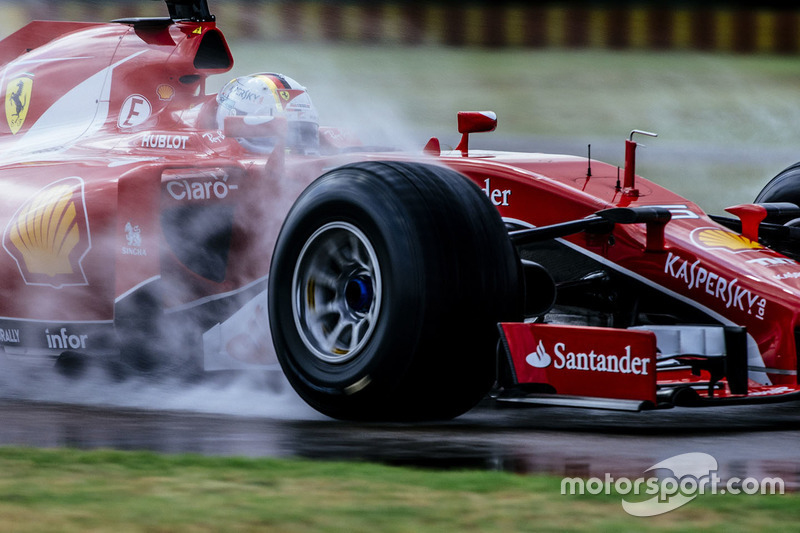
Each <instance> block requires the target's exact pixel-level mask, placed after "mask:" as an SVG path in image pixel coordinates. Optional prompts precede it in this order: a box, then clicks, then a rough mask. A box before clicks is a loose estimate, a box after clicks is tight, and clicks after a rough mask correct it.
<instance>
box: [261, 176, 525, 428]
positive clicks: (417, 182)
mask: <svg viewBox="0 0 800 533" xmlns="http://www.w3.org/2000/svg"><path fill="white" fill-rule="evenodd" d="M519 280H520V265H519V261H518V259H517V257H516V254H515V252H514V249H513V248H512V246H511V243H510V241H509V239H508V236H507V232H506V230H505V227H504V225H503V222H502V220H501V219H500V216H499V214H498V212H497V211H496V210H495V209H494V207H493V206H492V205H491V203H490V202H489V201H488V199H487V198H486V197H485V195H484V194H483V193H482V192H481V191H480V189H479V188H478V187H477V186H475V185H474V184H472V183H471V182H469V181H468V180H467V179H466V178H465V177H464V176H462V175H460V174H458V173H456V172H454V171H452V170H449V169H446V168H443V167H437V166H430V165H422V164H416V163H398V162H368V163H357V164H353V165H348V166H345V167H341V168H339V169H336V170H334V171H332V172H330V173H328V174H326V175H324V176H322V177H321V178H319V179H318V180H316V181H315V182H314V183H313V184H311V185H310V186H309V187H308V189H306V191H305V192H304V193H303V194H302V195H301V197H300V198H299V199H298V200H297V202H296V203H295V205H294V206H293V208H292V210H291V212H290V213H289V215H288V216H287V218H286V221H285V223H284V226H283V228H282V230H281V234H280V236H279V238H278V242H277V244H276V247H275V253H274V255H273V258H272V267H271V271H270V283H269V307H270V309H269V310H270V326H271V330H272V335H273V341H274V344H275V348H276V351H277V354H278V359H279V361H280V363H281V366H282V368H283V370H284V372H285V374H286V376H287V378H288V379H289V381H290V383H291V384H292V385H293V386H294V388H295V389H296V390H297V392H298V393H299V394H300V396H301V397H303V398H304V399H305V400H306V401H307V402H308V403H309V404H310V405H311V406H313V407H314V408H316V409H317V410H319V411H321V412H322V413H324V414H327V415H329V416H332V417H335V418H343V419H354V420H376V419H383V420H420V419H441V418H451V417H454V416H457V415H459V414H461V413H463V412H465V411H466V410H468V409H470V408H471V407H473V406H474V405H475V404H476V403H477V402H478V401H480V399H481V398H482V397H483V396H484V395H485V394H486V393H487V392H488V390H489V388H490V387H491V385H492V384H493V383H494V381H495V354H494V349H495V345H496V342H497V337H498V333H497V327H496V324H497V322H500V321H503V320H518V319H519V317H520V316H521V290H520V287H519V283H520V282H519Z"/></svg>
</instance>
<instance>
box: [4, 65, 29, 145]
mask: <svg viewBox="0 0 800 533" xmlns="http://www.w3.org/2000/svg"><path fill="white" fill-rule="evenodd" d="M32 90H33V79H32V78H29V77H27V76H23V77H20V78H15V79H13V80H11V81H10V82H9V83H8V86H7V87H6V120H8V127H9V128H11V133H13V134H15V135H16V134H17V132H18V131H19V130H20V128H22V125H23V124H24V123H25V117H27V116H28V109H29V107H30V102H31V91H32Z"/></svg>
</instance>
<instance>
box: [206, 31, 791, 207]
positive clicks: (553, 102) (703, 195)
mask: <svg viewBox="0 0 800 533" xmlns="http://www.w3.org/2000/svg"><path fill="white" fill-rule="evenodd" d="M231 46H232V49H233V53H234V57H235V58H236V64H235V67H234V71H233V74H246V73H250V72H256V71H264V70H271V71H278V72H283V73H284V74H287V75H289V76H292V77H294V78H296V79H297V80H298V81H300V82H301V83H303V84H304V85H306V86H307V87H308V88H309V90H310V92H311V94H312V96H313V98H314V101H315V103H316V105H317V107H318V108H319V110H320V115H321V118H322V122H323V123H324V124H327V125H343V126H345V127H348V128H351V129H354V130H356V131H358V132H359V133H361V134H362V136H365V137H366V138H367V139H370V138H372V137H373V136H374V137H376V138H380V139H384V138H388V139H391V140H392V141H395V142H399V143H403V144H406V145H409V146H413V147H421V146H422V145H423V144H424V143H425V141H427V139H428V138H429V137H430V136H432V135H436V136H439V137H440V138H441V140H442V142H443V144H445V145H450V146H452V145H454V144H456V143H457V142H458V138H459V136H458V133H457V132H456V122H455V114H456V112H457V111H459V110H484V109H490V110H493V111H496V112H497V113H498V117H499V125H498V129H497V132H496V133H492V134H481V135H476V136H474V140H473V141H472V142H471V144H472V145H473V146H476V147H480V146H481V143H486V142H489V141H491V142H492V143H493V144H492V146H497V147H501V148H502V147H503V145H504V141H505V139H514V138H518V139H530V143H529V144H524V149H525V150H526V151H538V150H540V149H542V148H541V147H540V146H539V145H538V144H537V143H538V142H539V141H541V140H553V139H556V140H558V141H559V142H558V146H559V148H560V147H563V150H560V151H566V152H570V153H578V154H581V155H582V154H584V153H585V151H586V145H587V144H589V143H591V144H592V145H593V154H594V155H595V157H596V158H598V159H601V160H604V161H607V162H609V163H612V164H616V165H622V164H623V154H624V148H623V139H625V138H626V137H627V136H628V134H629V132H630V131H631V130H633V129H643V130H648V131H654V132H657V133H658V134H659V138H658V139H647V138H640V140H641V141H643V142H644V143H645V144H646V145H647V148H646V149H643V150H640V151H639V153H638V167H637V170H638V172H639V173H640V174H642V175H644V176H646V177H648V178H650V179H652V180H653V181H656V182H658V183H660V184H662V185H664V186H666V187H668V188H671V189H673V190H675V191H676V192H678V193H680V194H682V195H684V196H687V197H689V198H691V199H693V200H695V201H697V202H699V203H700V204H701V205H702V206H703V207H705V208H706V210H708V211H712V212H719V211H720V210H721V209H722V208H724V207H726V206H728V205H734V204H737V203H744V202H748V201H752V200H753V198H754V197H755V195H756V194H757V193H758V191H759V190H760V189H761V187H762V186H763V184H764V183H765V182H766V181H767V180H768V179H769V178H771V177H772V176H774V175H775V174H776V173H777V172H779V171H780V170H781V169H783V168H785V167H786V166H788V165H790V164H792V163H794V162H796V161H798V160H800V64H798V59H797V58H794V57H780V56H757V55H753V56H738V55H719V54H701V53H690V52H682V53H678V52H664V53H652V52H631V51H627V52H622V51H616V52H615V51H604V50H502V51H492V50H480V49H461V48H413V47H411V48H408V47H407V48H401V47H396V48H392V47H386V46H384V47H372V48H364V47H356V46H345V45H330V46H324V45H296V44H293V45H280V44H274V43H269V44H265V43H256V42H234V43H232V45H231ZM228 78H230V76H229V75H226V76H221V77H217V78H216V79H215V80H212V81H211V82H210V84H209V87H210V88H216V87H218V86H220V85H222V84H223V83H224V82H225V81H227V79H228ZM498 145H499V146H498ZM550 145H552V143H549V144H548V147H549V146H550ZM544 151H547V150H544Z"/></svg>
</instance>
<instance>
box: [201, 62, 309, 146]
mask: <svg viewBox="0 0 800 533" xmlns="http://www.w3.org/2000/svg"><path fill="white" fill-rule="evenodd" d="M217 104H218V106H217V127H218V128H219V129H224V128H223V126H224V122H225V117H227V116H248V117H276V116H283V117H286V120H287V126H288V131H287V136H286V148H288V149H290V150H293V151H296V152H300V153H315V152H317V151H318V150H319V117H318V116H317V111H316V109H315V108H314V105H313V104H312V103H311V97H310V96H309V95H308V92H306V88H305V87H303V86H302V85H300V84H299V83H297V82H296V81H295V80H293V79H292V78H289V77H288V76H283V75H281V74H275V73H271V72H268V73H262V74H250V75H249V76H242V77H239V78H236V79H234V80H232V81H230V82H229V83H228V84H227V85H225V87H223V88H222V90H221V91H220V92H219V94H218V95H217ZM237 140H238V141H239V143H241V145H242V146H244V147H245V148H246V149H247V150H249V151H252V152H257V153H270V152H272V150H273V149H274V148H275V145H276V139H274V138H270V137H265V138H239V139H237Z"/></svg>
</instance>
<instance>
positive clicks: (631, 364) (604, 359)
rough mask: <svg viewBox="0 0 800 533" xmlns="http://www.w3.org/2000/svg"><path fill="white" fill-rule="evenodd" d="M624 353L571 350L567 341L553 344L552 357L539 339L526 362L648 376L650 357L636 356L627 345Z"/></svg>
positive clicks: (560, 368) (542, 366) (544, 366)
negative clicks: (553, 355)
mask: <svg viewBox="0 0 800 533" xmlns="http://www.w3.org/2000/svg"><path fill="white" fill-rule="evenodd" d="M624 352H625V353H624V354H623V355H617V354H602V353H597V352H595V351H594V350H589V351H588V352H587V351H577V350H576V351H571V350H569V349H568V348H567V345H566V343H564V342H556V343H554V344H553V353H554V354H555V357H551V356H550V354H549V353H548V352H547V349H546V348H545V346H544V342H543V341H541V340H540V341H539V345H538V346H537V347H536V351H534V352H531V353H529V354H528V355H527V356H525V362H526V363H528V364H529V365H530V366H532V367H534V368H547V367H549V366H550V365H551V364H552V365H553V368H555V369H557V370H562V369H564V370H583V371H589V372H610V373H612V374H636V375H642V376H647V375H648V370H650V368H652V367H651V363H652V362H653V361H652V359H651V358H650V357H636V356H634V355H632V354H631V346H630V345H628V346H625V348H624Z"/></svg>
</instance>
